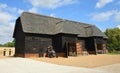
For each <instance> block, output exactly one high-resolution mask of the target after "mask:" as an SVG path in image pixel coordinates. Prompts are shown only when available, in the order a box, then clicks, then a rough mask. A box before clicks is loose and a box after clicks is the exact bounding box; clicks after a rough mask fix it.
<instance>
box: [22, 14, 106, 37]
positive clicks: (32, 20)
mask: <svg viewBox="0 0 120 73" xmlns="http://www.w3.org/2000/svg"><path fill="white" fill-rule="evenodd" d="M20 20H21V24H22V28H23V32H25V33H37V34H49V35H54V34H58V33H67V34H76V35H78V37H90V36H100V37H104V38H107V37H106V35H105V34H104V33H103V32H101V31H100V30H99V29H98V28H97V27H96V26H94V25H90V24H86V23H80V22H76V21H70V20H65V19H60V18H55V17H50V16H45V15H40V14H34V13H29V12H23V13H22V15H21V16H20Z"/></svg>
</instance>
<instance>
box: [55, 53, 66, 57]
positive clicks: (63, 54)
mask: <svg viewBox="0 0 120 73" xmlns="http://www.w3.org/2000/svg"><path fill="white" fill-rule="evenodd" d="M56 54H57V56H58V57H65V56H66V55H65V53H56Z"/></svg>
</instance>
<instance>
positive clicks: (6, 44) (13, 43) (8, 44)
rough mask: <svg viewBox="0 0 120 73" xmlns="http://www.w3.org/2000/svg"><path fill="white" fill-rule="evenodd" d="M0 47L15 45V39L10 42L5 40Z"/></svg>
mask: <svg viewBox="0 0 120 73" xmlns="http://www.w3.org/2000/svg"><path fill="white" fill-rule="evenodd" d="M0 47H15V40H13V41H12V42H7V43H5V44H0Z"/></svg>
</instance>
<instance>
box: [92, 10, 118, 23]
mask: <svg viewBox="0 0 120 73" xmlns="http://www.w3.org/2000/svg"><path fill="white" fill-rule="evenodd" d="M115 13H116V10H112V11H107V12H102V13H97V14H92V20H95V21H107V20H109V19H110V17H111V16H112V15H114V14H115Z"/></svg>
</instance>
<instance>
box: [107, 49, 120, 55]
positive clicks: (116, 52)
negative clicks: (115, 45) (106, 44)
mask: <svg viewBox="0 0 120 73" xmlns="http://www.w3.org/2000/svg"><path fill="white" fill-rule="evenodd" d="M108 54H113V55H114V54H115V55H120V51H115V50H114V51H110V52H108Z"/></svg>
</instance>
